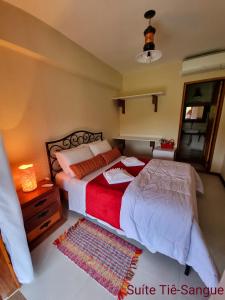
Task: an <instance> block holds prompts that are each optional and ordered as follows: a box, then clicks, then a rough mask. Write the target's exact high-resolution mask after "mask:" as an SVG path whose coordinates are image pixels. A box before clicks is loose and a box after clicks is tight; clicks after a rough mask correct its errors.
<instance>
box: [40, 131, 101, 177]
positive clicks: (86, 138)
mask: <svg viewBox="0 0 225 300" xmlns="http://www.w3.org/2000/svg"><path fill="white" fill-rule="evenodd" d="M97 140H102V132H90V131H86V130H79V131H75V132H73V133H71V134H69V135H67V136H65V137H63V138H61V139H58V140H55V141H50V142H46V143H45V146H46V150H47V155H48V163H49V169H50V175H51V180H53V181H54V180H55V176H56V174H57V173H58V172H60V171H61V170H62V169H61V167H60V165H59V164H58V161H57V159H56V156H55V152H56V151H61V150H66V149H70V148H74V147H77V146H79V145H81V144H88V143H91V142H94V141H97Z"/></svg>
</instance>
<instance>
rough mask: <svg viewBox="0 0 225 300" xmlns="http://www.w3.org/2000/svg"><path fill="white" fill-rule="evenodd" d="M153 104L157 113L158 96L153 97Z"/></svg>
mask: <svg viewBox="0 0 225 300" xmlns="http://www.w3.org/2000/svg"><path fill="white" fill-rule="evenodd" d="M152 104H153V105H154V106H155V107H154V112H157V111H158V96H157V95H152Z"/></svg>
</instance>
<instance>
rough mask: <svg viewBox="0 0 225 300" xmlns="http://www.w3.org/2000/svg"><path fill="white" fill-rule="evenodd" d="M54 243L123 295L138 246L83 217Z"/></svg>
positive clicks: (102, 281)
mask: <svg viewBox="0 0 225 300" xmlns="http://www.w3.org/2000/svg"><path fill="white" fill-rule="evenodd" d="M54 244H55V245H56V246H57V248H58V249H59V250H60V251H61V252H62V253H63V254H64V255H66V256H67V257H68V258H69V259H70V260H71V261H73V262H74V263H75V264H77V265H78V266H79V267H80V268H81V269H83V270H84V271H85V272H87V273H88V274H89V275H90V276H91V277H92V278H94V279H95V280H96V281H97V282H98V283H100V284H101V285H102V286H103V287H104V288H105V289H107V290H108V291H109V292H110V293H111V294H112V295H114V296H117V297H118V299H119V300H121V299H123V298H124V297H125V296H126V295H127V289H128V285H129V283H130V281H131V279H132V278H133V276H134V269H136V267H137V263H138V258H139V256H140V255H141V253H142V250H141V249H139V248H137V247H135V246H133V245H131V244H130V243H128V242H127V241H125V240H123V239H121V238H120V237H118V236H116V235H115V234H113V233H111V232H109V231H107V230H105V229H103V228H102V227H100V226H98V225H96V224H94V223H92V222H90V221H88V220H86V219H80V220H79V221H78V222H77V223H76V224H75V225H73V226H72V227H70V228H69V230H68V231H67V232H65V233H64V234H63V235H61V236H60V237H59V238H58V239H57V240H55V241H54Z"/></svg>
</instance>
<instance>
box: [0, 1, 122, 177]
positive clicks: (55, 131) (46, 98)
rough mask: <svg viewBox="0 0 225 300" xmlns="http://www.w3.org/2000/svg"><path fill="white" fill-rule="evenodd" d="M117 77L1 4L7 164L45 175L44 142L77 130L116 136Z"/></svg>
mask: <svg viewBox="0 0 225 300" xmlns="http://www.w3.org/2000/svg"><path fill="white" fill-rule="evenodd" d="M121 83H122V76H121V75H120V74H119V73H118V72H116V71H115V70H113V69H111V68H110V67H108V66H107V65H105V64H103V63H102V62H100V61H99V60H98V59H96V58H95V57H94V56H92V55H90V54H89V53H88V52H86V51H85V50H83V49H82V48H80V47H79V46H78V45H76V44H75V43H73V42H71V41H70V40H68V39H67V38H66V37H64V36H63V35H61V34H60V33H58V32H56V31H55V30H53V29H52V28H50V27H49V26H47V25H45V24H44V23H42V22H40V21H38V20H37V19H34V18H33V17H31V16H29V15H28V14H26V13H24V12H22V11H20V10H18V9H16V8H14V7H11V6H10V5H7V4H5V3H3V2H0V90H1V96H0V130H1V131H2V133H3V137H4V140H5V144H6V150H7V154H8V156H9V160H10V163H11V164H12V166H13V167H14V168H15V167H17V166H18V165H19V164H22V163H27V162H33V163H34V164H35V167H36V171H37V175H38V178H43V177H44V176H46V175H48V164H47V156H46V152H45V144H44V143H45V141H47V140H49V139H55V138H58V137H61V136H63V135H65V134H69V133H70V132H72V131H74V130H77V129H89V130H93V131H103V133H104V136H105V137H107V138H111V137H112V136H113V135H116V134H118V132H119V114H118V110H117V109H116V107H115V106H114V104H113V102H112V100H111V98H112V97H113V96H115V95H116V94H117V92H118V90H119V89H121Z"/></svg>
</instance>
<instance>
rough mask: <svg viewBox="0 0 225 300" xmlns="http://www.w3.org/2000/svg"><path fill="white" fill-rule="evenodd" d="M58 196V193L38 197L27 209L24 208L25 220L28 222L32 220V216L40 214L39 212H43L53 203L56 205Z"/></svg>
mask: <svg viewBox="0 0 225 300" xmlns="http://www.w3.org/2000/svg"><path fill="white" fill-rule="evenodd" d="M57 196H58V193H57V191H54V192H50V193H46V194H44V195H43V196H42V197H38V198H37V199H35V200H34V201H32V202H31V203H29V205H27V206H26V207H23V209H22V211H23V217H24V220H25V221H26V220H28V219H30V218H31V217H32V216H34V215H36V214H38V213H39V212H42V211H43V210H44V209H45V208H46V207H48V206H49V205H51V204H52V203H55V202H56V199H57V198H58V197H57Z"/></svg>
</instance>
